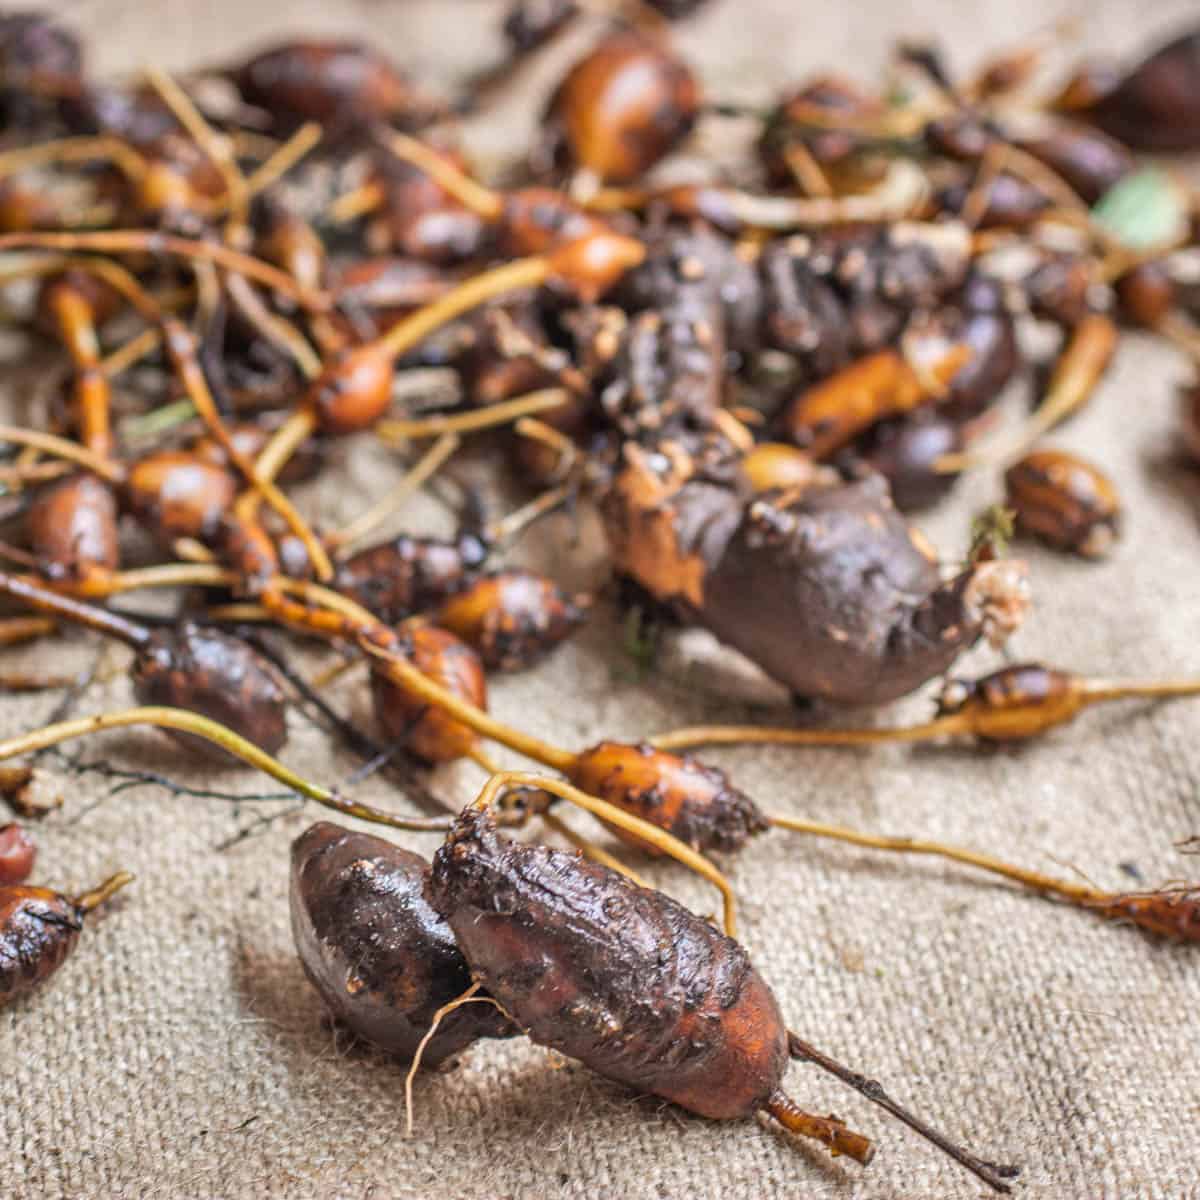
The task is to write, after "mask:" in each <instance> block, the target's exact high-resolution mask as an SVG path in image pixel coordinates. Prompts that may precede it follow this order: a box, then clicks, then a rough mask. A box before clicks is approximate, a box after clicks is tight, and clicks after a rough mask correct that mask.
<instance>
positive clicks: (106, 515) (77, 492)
mask: <svg viewBox="0 0 1200 1200" xmlns="http://www.w3.org/2000/svg"><path fill="white" fill-rule="evenodd" d="M25 527H26V530H27V532H28V537H29V548H30V550H31V551H32V552H33V555H34V557H35V558H36V559H37V560H38V566H39V568H40V569H41V572H42V574H43V575H44V576H45V578H46V579H48V580H50V581H52V582H54V583H61V582H71V583H79V582H84V581H87V580H89V579H94V578H103V577H105V576H107V575H109V574H111V573H112V572H113V571H115V570H116V569H117V568H118V567H119V566H120V544H119V541H118V531H117V500H116V496H115V495H114V493H113V489H112V487H111V486H110V485H109V484H107V483H105V482H104V481H103V480H100V479H97V478H96V476H95V475H90V474H79V475H69V476H67V477H66V478H65V479H60V480H57V481H56V482H54V483H51V484H49V485H47V486H46V487H44V488H41V489H39V490H38V492H37V495H35V496H34V498H33V502H32V503H31V504H30V506H29V511H28V513H26V516H25Z"/></svg>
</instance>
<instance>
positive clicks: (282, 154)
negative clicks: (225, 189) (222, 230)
mask: <svg viewBox="0 0 1200 1200" xmlns="http://www.w3.org/2000/svg"><path fill="white" fill-rule="evenodd" d="M322 136H323V130H322V129H321V126H320V125H318V124H316V122H314V121H309V122H308V123H307V124H305V125H301V126H300V128H299V129H297V130H296V132H295V133H293V134H292V136H291V137H290V138H288V140H287V141H286V142H284V143H283V145H282V146H280V147H278V148H277V149H276V150H274V151H273V152H272V154H271V156H270V158H268V159H267V160H266V162H264V163H263V164H262V165H261V166H259V167H256V168H255V169H254V170H253V171H252V172H251V173H250V178H249V179H247V180H246V192H247V194H248V195H250V196H256V195H258V193H259V192H262V191H265V190H266V189H267V188H269V187H270V186H271V184H273V183H274V182H275V181H276V180H277V179H279V178H281V177H282V176H284V175H286V174H287V173H288V171H290V170H291V169H292V167H294V166H295V165H296V163H298V162H299V161H300V160H301V159H302V158H303V157H304V156H305V155H306V154H307V153H308V152H309V151H310V150H312V149H313V147H314V146H316V145H317V143H318V142H320V140H321V138H322ZM220 207H221V202H218V205H217V208H218V211H219V210H220Z"/></svg>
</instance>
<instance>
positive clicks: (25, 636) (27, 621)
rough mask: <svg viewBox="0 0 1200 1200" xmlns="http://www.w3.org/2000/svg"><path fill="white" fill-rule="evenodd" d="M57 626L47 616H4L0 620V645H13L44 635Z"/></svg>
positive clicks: (51, 631)
mask: <svg viewBox="0 0 1200 1200" xmlns="http://www.w3.org/2000/svg"><path fill="white" fill-rule="evenodd" d="M57 628H58V626H57V625H56V624H55V623H54V622H53V621H51V620H50V619H49V618H48V617H6V618H5V619H4V620H0V646H15V645H17V644H18V643H20V642H32V641H34V640H35V639H36V638H40V637H46V636H47V635H48V634H51V633H53V632H54V631H55V630H56V629H57Z"/></svg>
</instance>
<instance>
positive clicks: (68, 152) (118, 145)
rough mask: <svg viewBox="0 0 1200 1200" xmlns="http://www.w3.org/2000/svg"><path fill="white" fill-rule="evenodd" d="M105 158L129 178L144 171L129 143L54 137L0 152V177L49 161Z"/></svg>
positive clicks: (94, 138) (40, 165)
mask: <svg viewBox="0 0 1200 1200" xmlns="http://www.w3.org/2000/svg"><path fill="white" fill-rule="evenodd" d="M103 159H108V160H110V161H111V162H113V163H114V164H115V165H116V166H117V167H118V169H119V170H121V171H122V172H123V173H124V174H125V176H126V177H127V178H129V179H132V180H134V181H137V180H139V179H141V178H142V177H143V176H144V175H145V174H146V160H145V159H144V158H143V157H142V156H141V155H140V154H139V153H138V152H137V151H136V150H135V149H134V148H133V147H132V146H130V145H129V144H128V143H126V142H123V141H122V140H121V139H120V138H116V137H71V138H56V139H55V140H54V141H52V142H43V143H42V144H41V145H38V146H22V147H20V148H19V149H16V150H6V151H5V152H4V153H3V154H0V178H3V177H5V176H8V175H14V174H16V173H17V172H18V171H27V170H29V168H30V167H45V166H50V165H51V164H52V163H70V162H95V161H97V160H103Z"/></svg>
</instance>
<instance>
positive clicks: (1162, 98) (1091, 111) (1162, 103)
mask: <svg viewBox="0 0 1200 1200" xmlns="http://www.w3.org/2000/svg"><path fill="white" fill-rule="evenodd" d="M1080 115H1081V116H1083V117H1084V118H1086V119H1087V120H1089V121H1092V122H1094V123H1095V124H1097V125H1099V127H1100V128H1101V129H1103V130H1104V132H1105V133H1108V134H1110V135H1111V136H1113V137H1115V138H1116V139H1117V140H1118V141H1121V142H1124V143H1125V145H1127V146H1131V147H1132V148H1133V149H1134V150H1156V151H1166V152H1183V151H1188V150H1196V149H1200V31H1197V30H1192V31H1189V32H1187V33H1184V34H1182V35H1181V36H1179V37H1177V38H1175V39H1174V40H1173V41H1170V42H1168V43H1167V44H1166V45H1165V46H1162V47H1160V48H1159V49H1158V50H1156V51H1154V52H1153V53H1152V54H1150V55H1149V56H1148V57H1147V58H1145V59H1143V61H1142V62H1141V63H1139V64H1138V65H1137V66H1136V67H1135V68H1134V69H1133V70H1132V71H1130V72H1129V73H1128V74H1127V75H1126V76H1125V77H1124V78H1123V79H1121V81H1120V82H1119V83H1118V84H1117V85H1116V86H1115V87H1112V88H1111V89H1109V90H1108V91H1107V92H1105V93H1104V94H1102V95H1100V96H1099V97H1098V98H1097V99H1096V102H1095V103H1094V104H1093V105H1092V106H1091V107H1090V108H1087V109H1085V110H1084V111H1083V112H1082V113H1081V114H1080Z"/></svg>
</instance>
